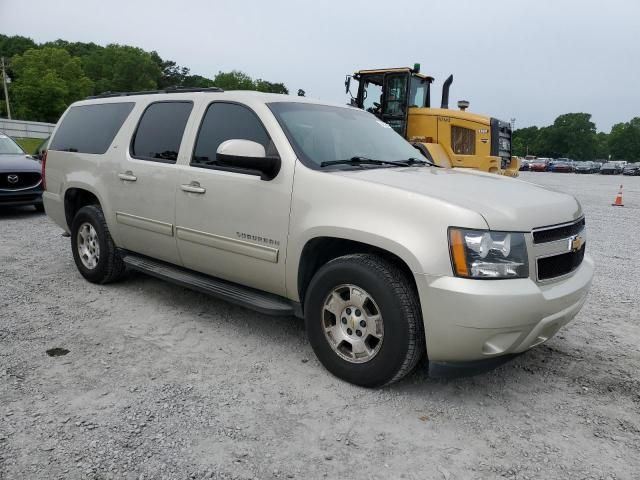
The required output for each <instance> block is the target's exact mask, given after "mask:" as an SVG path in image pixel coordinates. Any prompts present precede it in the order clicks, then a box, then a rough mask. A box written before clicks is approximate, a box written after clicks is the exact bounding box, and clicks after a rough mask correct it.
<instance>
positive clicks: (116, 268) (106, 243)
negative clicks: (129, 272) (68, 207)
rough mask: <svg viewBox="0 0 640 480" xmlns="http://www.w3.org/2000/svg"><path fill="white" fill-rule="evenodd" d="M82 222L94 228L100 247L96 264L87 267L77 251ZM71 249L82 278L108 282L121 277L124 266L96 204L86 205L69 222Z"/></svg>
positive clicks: (102, 282) (93, 281) (94, 281)
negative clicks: (92, 266)
mask: <svg viewBox="0 0 640 480" xmlns="http://www.w3.org/2000/svg"><path fill="white" fill-rule="evenodd" d="M84 223H89V224H90V225H91V226H93V228H94V229H95V231H96V233H97V236H98V245H99V247H100V257H99V259H98V262H97V264H96V266H95V267H94V268H92V269H90V268H87V267H86V266H85V265H84V264H83V263H82V260H81V259H80V254H79V253H78V230H79V229H80V226H81V225H83V224H84ZM71 251H72V253H73V260H74V261H75V262H76V267H77V268H78V270H79V271H80V273H81V274H82V276H83V277H84V278H86V279H87V280H89V281H90V282H92V283H101V284H104V283H110V282H115V281H117V280H119V279H120V278H122V276H123V275H124V273H125V270H126V267H125V264H124V262H123V261H122V258H121V257H120V255H119V254H118V251H117V250H116V246H115V244H114V243H113V239H112V238H111V235H110V234H109V228H108V227H107V222H106V220H105V218H104V214H103V213H102V209H101V208H100V207H99V206H97V205H87V206H85V207H82V208H81V209H80V210H78V213H76V216H75V217H74V218H73V222H72V224H71Z"/></svg>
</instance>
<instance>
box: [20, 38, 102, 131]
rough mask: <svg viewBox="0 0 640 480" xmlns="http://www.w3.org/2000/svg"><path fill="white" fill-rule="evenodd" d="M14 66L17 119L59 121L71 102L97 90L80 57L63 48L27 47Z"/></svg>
mask: <svg viewBox="0 0 640 480" xmlns="http://www.w3.org/2000/svg"><path fill="white" fill-rule="evenodd" d="M11 65H12V69H13V72H14V74H15V77H16V78H15V81H14V82H13V83H12V85H11V93H10V95H12V97H13V98H12V99H13V105H14V109H15V117H16V118H21V119H28V120H36V121H42V122H52V123H55V122H57V121H58V118H59V117H60V115H61V114H62V112H63V111H64V110H65V109H66V108H67V107H68V106H69V104H71V103H73V102H74V101H76V100H78V99H81V98H84V97H86V96H87V95H90V94H91V92H92V91H93V82H92V81H91V80H90V79H89V78H87V77H86V76H85V75H84V72H83V71H82V64H81V62H80V59H79V58H73V57H71V55H69V53H68V52H67V51H66V50H63V49H60V48H50V47H48V48H42V49H38V50H36V49H31V50H27V51H26V52H24V53H23V54H22V55H16V56H14V57H13V58H12V59H11Z"/></svg>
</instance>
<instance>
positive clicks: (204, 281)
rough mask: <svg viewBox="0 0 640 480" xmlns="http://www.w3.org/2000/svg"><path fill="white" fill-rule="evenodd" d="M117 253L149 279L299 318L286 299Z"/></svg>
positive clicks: (268, 311)
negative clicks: (148, 276)
mask: <svg viewBox="0 0 640 480" xmlns="http://www.w3.org/2000/svg"><path fill="white" fill-rule="evenodd" d="M121 254H122V259H123V260H124V263H125V264H126V265H127V267H129V268H130V269H131V270H137V271H139V272H142V273H146V274H147V275H151V276H152V277H156V278H159V279H161V280H167V281H169V282H172V283H175V284H177V285H181V286H183V287H187V288H190V289H192V290H196V291H198V292H202V293H206V294H207V295H211V296H212V297H216V298H220V299H222V300H226V301H228V302H230V303H234V304H236V305H240V306H243V307H246V308H250V309H251V310H255V311H256V312H260V313H264V314H265V315H280V316H286V315H296V316H301V312H300V306H299V304H298V303H297V302H292V301H290V300H287V299H286V298H283V297H279V296H277V295H273V294H271V293H265V292H261V291H260V290H256V289H253V288H249V287H244V286H242V285H238V284H235V283H231V282H227V281H225V280H220V279H218V278H213V277H209V276H207V275H203V274H201V273H196V272H193V271H190V270H187V269H184V268H180V267H177V266H175V265H171V264H168V263H165V262H161V261H158V260H154V259H151V258H148V257H143V256H140V255H136V254H134V253H130V252H125V251H123V252H121Z"/></svg>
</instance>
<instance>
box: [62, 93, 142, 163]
mask: <svg viewBox="0 0 640 480" xmlns="http://www.w3.org/2000/svg"><path fill="white" fill-rule="evenodd" d="M133 105H134V103H133V102H123V103H102V104H96V105H82V106H77V107H71V108H70V109H69V111H68V112H67V114H66V115H65V116H64V119H63V120H62V124H61V125H60V127H59V128H58V131H57V132H56V135H55V137H53V139H52V140H51V145H50V146H49V150H61V151H67V152H80V153H97V154H103V153H104V152H106V151H107V149H108V148H109V145H111V142H113V138H114V137H115V136H116V134H117V133H118V130H120V127H122V124H123V123H124V121H125V120H126V119H127V116H129V113H131V110H132V109H133Z"/></svg>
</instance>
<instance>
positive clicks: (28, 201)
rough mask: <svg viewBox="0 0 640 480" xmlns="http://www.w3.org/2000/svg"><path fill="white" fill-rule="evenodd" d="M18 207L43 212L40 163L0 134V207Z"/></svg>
mask: <svg viewBox="0 0 640 480" xmlns="http://www.w3.org/2000/svg"><path fill="white" fill-rule="evenodd" d="M19 205H33V206H34V207H35V208H36V210H38V211H39V212H43V211H44V207H43V204H42V174H41V162H40V161H39V160H38V159H36V158H33V157H32V156H30V155H27V154H26V153H25V151H24V150H22V148H21V147H20V146H19V145H18V144H17V143H16V142H14V141H13V140H12V139H11V138H10V137H8V136H6V135H3V134H2V133H0V207H3V206H19Z"/></svg>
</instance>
